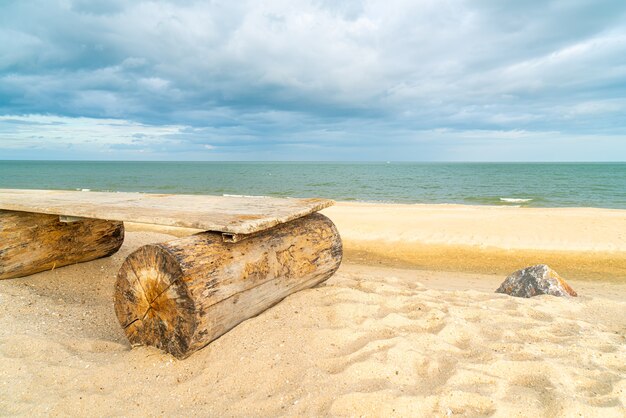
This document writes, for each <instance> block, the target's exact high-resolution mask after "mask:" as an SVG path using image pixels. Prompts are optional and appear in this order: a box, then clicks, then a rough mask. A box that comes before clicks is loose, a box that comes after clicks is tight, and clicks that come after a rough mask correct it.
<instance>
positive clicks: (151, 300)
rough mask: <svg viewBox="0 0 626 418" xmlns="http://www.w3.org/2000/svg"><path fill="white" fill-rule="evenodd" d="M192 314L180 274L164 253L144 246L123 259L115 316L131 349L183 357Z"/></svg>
mask: <svg viewBox="0 0 626 418" xmlns="http://www.w3.org/2000/svg"><path fill="white" fill-rule="evenodd" d="M194 311H195V306H194V303H193V301H192V299H191V298H190V296H189V292H188V289H187V285H186V284H185V281H184V280H183V272H182V270H181V268H180V266H179V265H178V263H177V262H176V260H175V259H174V257H172V255H171V254H170V253H169V252H167V250H165V249H163V248H162V247H161V246H159V245H158V244H157V245H145V246H143V247H141V248H139V249H138V250H136V251H135V252H133V253H132V254H130V255H129V256H128V257H127V258H126V260H125V261H124V263H123V264H122V267H121V268H120V270H119V272H118V275H117V282H116V284H115V313H116V315H117V318H118V320H119V322H120V324H121V325H122V328H124V331H125V333H126V335H127V337H128V340H129V341H130V343H131V345H133V346H136V345H152V346H155V347H157V348H160V349H162V350H164V351H167V352H168V353H170V354H172V355H174V356H175V357H177V358H183V357H186V356H187V355H188V354H187V352H188V348H189V344H190V340H191V337H192V336H193V334H194V331H195V329H196V320H195V316H194Z"/></svg>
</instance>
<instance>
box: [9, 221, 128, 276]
mask: <svg viewBox="0 0 626 418" xmlns="http://www.w3.org/2000/svg"><path fill="white" fill-rule="evenodd" d="M123 241H124V224H123V223H122V222H116V221H105V220H101V219H85V220H81V221H77V222H71V223H65V222H61V221H59V217H58V216H56V215H45V214H37V213H28V212H15V211H7V210H0V279H9V278H15V277H22V276H27V275H29V274H33V273H38V272H40V271H44V270H51V269H53V268H57V267H62V266H65V265H68V264H75V263H80V262H83V261H89V260H94V259H96V258H101V257H106V256H109V255H111V254H113V253H115V252H116V251H117V250H118V249H119V248H120V246H121V245H122V242H123Z"/></svg>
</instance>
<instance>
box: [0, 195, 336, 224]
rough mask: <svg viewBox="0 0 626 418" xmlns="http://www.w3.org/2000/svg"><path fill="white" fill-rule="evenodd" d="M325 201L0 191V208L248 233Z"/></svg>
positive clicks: (317, 207) (318, 207)
mask: <svg viewBox="0 0 626 418" xmlns="http://www.w3.org/2000/svg"><path fill="white" fill-rule="evenodd" d="M333 203H334V202H333V201H332V200H328V199H282V198H273V197H244V196H241V197H239V196H202V195H175V194H146V193H107V192H80V191H64V190H18V189H0V209H5V210H18V211H25V212H36V213H47V214H52V215H63V216H74V217H83V218H95V219H108V220H114V221H128V222H139V223H147V224H158V225H167V226H178V227H185V228H197V229H203V230H205V231H219V232H224V233H230V234H251V233H255V232H259V231H262V230H265V229H268V228H271V227H273V226H276V225H278V224H281V223H284V222H288V221H290V220H293V219H296V218H300V217H302V216H306V215H308V214H310V213H313V212H316V211H318V210H321V209H324V208H326V207H328V206H331V205H332V204H333Z"/></svg>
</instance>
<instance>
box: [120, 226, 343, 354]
mask: <svg viewBox="0 0 626 418" xmlns="http://www.w3.org/2000/svg"><path fill="white" fill-rule="evenodd" d="M341 257H342V245H341V238H340V236H339V233H338V232H337V229H336V228H335V225H333V223H332V222H331V221H330V220H329V219H328V218H326V217H325V216H323V215H321V214H312V215H308V216H306V217H304V218H300V219H296V220H294V221H291V222H289V223H285V224H282V225H279V226H277V227H275V228H272V229H271V230H268V231H264V232H261V233H259V234H258V235H255V236H253V237H250V238H249V239H247V240H245V241H241V242H238V243H235V244H229V243H225V242H223V240H222V239H221V236H220V234H217V233H213V232H204V233H200V234H197V235H192V236H189V237H185V238H181V239H177V240H174V241H170V242H166V243H161V244H156V245H146V246H144V247H141V248H140V249H138V250H137V251H135V252H134V253H132V254H131V255H129V256H128V258H127V259H126V261H125V262H124V263H123V265H122V267H121V268H120V271H119V273H118V278H117V282H116V287H115V312H116V314H117V317H118V319H119V321H120V324H121V325H122V327H123V328H124V330H125V332H126V335H127V336H128V339H129V341H130V342H131V344H132V345H152V346H156V347H158V348H160V349H163V350H165V351H167V352H168V353H171V354H172V355H174V356H176V357H178V358H184V357H187V356H188V355H190V354H191V353H193V352H194V351H196V350H198V349H199V348H202V347H204V346H205V345H207V344H208V343H209V342H211V341H212V340H214V339H215V338H217V337H219V336H220V335H222V334H224V333H225V332H227V331H228V330H230V329H231V328H233V327H234V326H235V325H237V324H239V323H240V322H242V321H244V320H246V319H248V318H250V317H252V316H254V315H257V314H259V313H261V312H263V311H264V310H265V309H267V308H268V307H270V306H272V305H274V304H276V303H278V302H279V301H280V300H282V299H283V298H284V297H286V296H288V295H289V294H291V293H294V292H296V291H298V290H301V289H305V288H309V287H312V286H314V285H316V284H318V283H320V282H322V281H324V280H326V279H327V278H328V277H330V276H331V275H332V274H333V273H334V272H335V271H336V270H337V268H339V264H340V263H341Z"/></svg>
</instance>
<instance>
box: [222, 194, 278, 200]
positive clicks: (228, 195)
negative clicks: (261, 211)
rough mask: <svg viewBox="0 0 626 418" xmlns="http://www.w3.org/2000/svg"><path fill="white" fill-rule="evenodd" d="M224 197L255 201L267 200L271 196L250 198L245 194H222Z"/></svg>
mask: <svg viewBox="0 0 626 418" xmlns="http://www.w3.org/2000/svg"><path fill="white" fill-rule="evenodd" d="M222 196H224V197H248V198H253V199H267V198H269V196H249V195H245V194H222Z"/></svg>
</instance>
